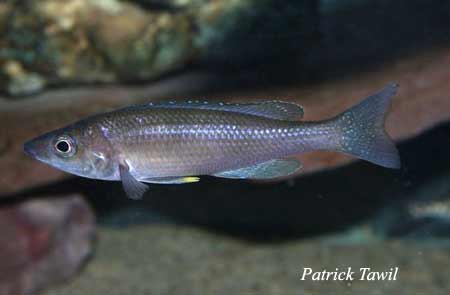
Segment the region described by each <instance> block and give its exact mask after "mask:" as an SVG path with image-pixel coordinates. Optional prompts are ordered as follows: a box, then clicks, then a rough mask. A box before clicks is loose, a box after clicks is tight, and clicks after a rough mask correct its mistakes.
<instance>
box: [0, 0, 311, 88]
mask: <svg viewBox="0 0 450 295" xmlns="http://www.w3.org/2000/svg"><path fill="white" fill-rule="evenodd" d="M272 2H273V1H255V0H245V1H224V0H192V1H164V2H156V4H153V5H152V3H155V2H154V1H119V0H108V1H96V0H69V1H64V2H61V1H59V0H45V1H35V0H33V1H27V2H26V4H24V3H20V4H19V3H16V2H15V1H7V2H6V3H4V4H2V6H1V7H0V36H2V37H0V47H1V50H0V65H1V64H7V63H15V64H18V65H19V66H20V67H21V68H23V69H24V73H23V75H21V76H20V77H17V76H14V75H11V73H10V72H8V71H6V70H5V69H3V70H2V71H0V89H2V90H7V91H8V93H9V94H10V95H16V96H19V95H27V94H30V93H34V92H37V91H39V90H42V89H43V87H45V86H46V85H66V84H68V83H72V84H74V83H76V84H79V83H94V82H95V83H98V82H103V83H104V82H117V81H136V80H138V81H139V80H150V79H155V78H158V77H160V76H161V75H164V74H167V73H169V72H172V71H174V70H178V69H180V68H182V67H184V66H185V65H187V64H190V63H193V62H196V61H199V59H200V58H203V57H205V56H211V55H213V56H215V57H220V58H221V59H224V58H227V54H228V53H230V52H235V53H237V54H235V56H239V55H240V54H239V52H241V53H242V49H243V48H249V47H252V48H258V50H259V52H260V53H267V52H270V51H271V50H270V49H269V48H266V49H264V51H261V46H254V44H250V43H249V42H246V44H243V43H242V44H241V43H240V44H236V42H234V41H233V38H234V36H235V35H236V32H237V31H242V32H241V33H242V34H243V35H245V34H253V33H257V32H258V30H259V27H258V25H259V24H261V23H262V24H264V27H263V28H262V29H264V28H272V29H283V28H285V27H288V25H292V23H291V22H290V20H293V21H295V23H299V24H303V23H304V17H306V16H307V15H308V14H306V13H304V12H305V11H306V9H304V4H303V3H304V2H308V1H299V2H298V4H295V5H294V4H291V5H290V6H289V9H286V10H285V11H284V12H283V13H279V14H276V15H275V16H274V17H273V18H272V17H271V18H270V19H267V17H268V16H271V15H273V14H271V13H270V12H272V8H273V3H272ZM310 2H311V1H310ZM158 3H162V4H160V5H158ZM280 7H284V6H280ZM298 11H300V12H301V14H299V13H297V12H298ZM262 19H265V22H261V20H262ZM243 23H246V24H247V26H246V27H245V28H243V27H242V26H241V24H243ZM274 23H275V24H276V25H274V26H272V24H274ZM279 23H284V25H283V26H281V28H280V25H279ZM299 29H303V26H299ZM266 33H270V32H266ZM273 36H276V35H275V34H273ZM239 40H240V41H242V40H243V41H245V40H248V38H246V37H245V36H241V38H239ZM232 41H233V42H232ZM236 41H238V40H236ZM238 42H239V41H238ZM263 42H264V44H265V43H266V41H263ZM259 44H260V45H261V42H259ZM276 48H277V50H279V49H280V48H283V46H282V44H281V43H280V42H279V44H278V46H277V47H276ZM221 50H222V51H221ZM248 56H252V55H248ZM253 56H254V55H253ZM228 57H229V56H228ZM241 60H245V58H244V59H241ZM38 77H39V79H38ZM29 82H32V87H31V86H30V83H29ZM30 87H31V89H30Z"/></svg>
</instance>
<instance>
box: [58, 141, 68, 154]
mask: <svg viewBox="0 0 450 295" xmlns="http://www.w3.org/2000/svg"><path fill="white" fill-rule="evenodd" d="M56 148H57V149H58V151H60V152H62V153H67V152H68V151H69V149H70V146H69V143H68V142H67V141H65V140H62V141H59V142H58V143H57V144H56Z"/></svg>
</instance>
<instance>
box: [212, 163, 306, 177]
mask: <svg viewBox="0 0 450 295" xmlns="http://www.w3.org/2000/svg"><path fill="white" fill-rule="evenodd" d="M301 167H302V164H301V163H300V162H299V161H298V160H297V159H276V160H270V161H268V162H264V163H260V164H257V165H254V166H249V167H244V168H239V169H236V170H230V171H223V172H220V173H216V174H214V176H216V177H224V178H240V179H271V178H277V177H282V176H287V175H290V174H292V173H294V172H296V171H297V170H299V169H301Z"/></svg>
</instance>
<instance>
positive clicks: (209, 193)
mask: <svg viewBox="0 0 450 295" xmlns="http://www.w3.org/2000/svg"><path fill="white" fill-rule="evenodd" d="M449 135H450V123H449V124H445V125H442V126H439V127H436V128H435V129H433V130H431V131H429V132H427V133H425V134H423V135H421V136H419V137H417V138H415V139H412V140H408V141H406V142H403V143H401V144H400V146H399V148H400V154H401V158H402V163H403V168H402V170H400V171H395V170H389V169H384V168H381V167H378V166H375V165H372V164H369V163H365V162H361V161H359V162H356V163H354V164H351V165H347V166H345V167H342V168H338V169H335V170H332V171H328V172H321V173H317V174H312V175H307V176H304V177H298V178H296V179H294V180H291V181H284V182H278V183H271V184H267V183H266V184H257V183H251V182H248V181H234V180H226V179H220V178H202V181H201V182H199V183H196V184H186V185H153V186H151V190H150V191H149V192H148V193H147V194H146V196H145V198H144V200H143V201H132V200H129V199H127V198H126V196H125V194H124V193H123V191H122V188H121V185H120V183H118V182H102V181H93V180H87V179H84V178H72V179H69V180H67V181H63V182H59V183H56V184H53V185H49V186H46V187H40V188H36V189H33V190H31V191H27V192H24V193H22V194H20V195H16V196H11V197H13V198H12V200H14V201H17V200H18V199H20V198H27V197H36V196H37V195H44V196H48V195H53V194H55V195H57V194H61V193H69V192H81V193H83V194H84V195H86V196H87V197H88V199H89V201H90V202H91V204H92V205H93V207H94V208H95V210H96V212H97V215H98V216H99V221H100V223H102V221H103V220H105V219H108V218H109V217H111V216H113V215H115V214H119V213H120V212H123V210H125V209H126V208H140V209H141V211H142V209H143V208H146V209H148V211H146V213H144V214H149V215H151V214H155V213H157V214H162V215H164V216H168V217H170V218H171V219H172V220H174V221H176V222H182V223H187V224H193V225H197V226H202V227H205V228H208V229H210V230H213V231H217V232H221V233H225V234H230V235H233V236H237V237H240V238H244V239H249V240H256V241H266V242H267V241H280V240H287V239H294V238H301V237H307V236H311V235H317V234H322V233H325V232H331V231H336V230H341V229H344V228H347V227H349V226H352V225H355V224H358V223H360V222H363V221H367V220H368V219H370V218H371V217H373V216H374V215H375V214H376V213H377V212H378V211H379V210H380V209H382V208H384V207H385V206H387V205H389V204H391V203H392V202H397V201H400V200H404V199H406V198H408V196H411V195H412V192H414V191H415V190H417V189H419V188H420V187H421V186H422V184H424V183H427V182H428V180H429V179H431V178H435V177H439V176H442V175H446V174H448V173H449V171H450V167H449V165H448V163H450V153H448V151H449V150H450V140H449V138H450V137H449ZM430 197H432V196H430ZM152 212H153V213H152ZM128 217H129V216H128ZM135 217H136V216H134V217H133V216H131V217H130V218H127V220H125V219H123V220H122V221H123V223H122V224H121V223H120V221H121V220H119V223H117V224H116V225H117V226H127V225H130V224H136V223H142V222H143V221H142V219H140V218H135ZM144 222H145V221H144Z"/></svg>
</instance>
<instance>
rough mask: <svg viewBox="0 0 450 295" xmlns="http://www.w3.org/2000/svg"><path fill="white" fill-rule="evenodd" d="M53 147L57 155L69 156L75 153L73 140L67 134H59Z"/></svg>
mask: <svg viewBox="0 0 450 295" xmlns="http://www.w3.org/2000/svg"><path fill="white" fill-rule="evenodd" d="M54 148H55V150H56V152H57V154H58V155H61V156H63V157H70V156H73V155H74V154H75V153H76V149H75V142H74V140H73V139H72V138H70V137H68V136H61V137H59V138H57V139H56V141H55V144H54Z"/></svg>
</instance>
